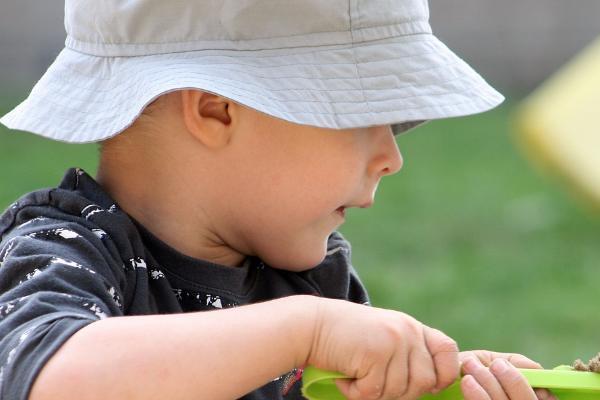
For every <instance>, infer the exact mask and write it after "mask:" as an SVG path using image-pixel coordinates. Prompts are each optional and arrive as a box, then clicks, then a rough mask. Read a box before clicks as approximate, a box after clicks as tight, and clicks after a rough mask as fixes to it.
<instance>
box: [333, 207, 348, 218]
mask: <svg viewBox="0 0 600 400" xmlns="http://www.w3.org/2000/svg"><path fill="white" fill-rule="evenodd" d="M335 212H336V213H338V214H339V215H341V216H342V218H344V217H345V216H346V207H344V206H342V207H339V208H338V209H336V210H335Z"/></svg>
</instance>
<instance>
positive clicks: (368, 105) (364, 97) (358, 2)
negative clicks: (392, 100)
mask: <svg viewBox="0 0 600 400" xmlns="http://www.w3.org/2000/svg"><path fill="white" fill-rule="evenodd" d="M353 1H354V0H349V1H348V13H349V18H350V37H351V39H352V43H351V45H352V59H353V60H354V69H355V70H356V76H357V77H358V84H359V85H360V89H361V95H362V97H363V99H364V101H365V103H366V105H367V110H368V111H369V113H370V114H372V110H371V104H369V100H367V96H366V95H365V88H364V86H363V82H362V77H361V76H360V70H359V68H358V60H357V57H356V52H355V49H354V31H353V30H352V3H353ZM354 4H355V5H356V14H357V15H360V8H359V7H360V1H356V2H355V3H354Z"/></svg>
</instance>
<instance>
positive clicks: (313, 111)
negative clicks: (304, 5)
mask: <svg viewBox="0 0 600 400" xmlns="http://www.w3.org/2000/svg"><path fill="white" fill-rule="evenodd" d="M183 88H196V89H201V90H205V91H208V92H212V93H216V94H219V95H221V96H224V97H227V98H230V99H232V100H234V101H236V102H239V103H241V104H244V105H245V106H248V107H251V108H253V109H256V110H258V111H261V112H263V113H266V114H269V115H271V116H273V117H277V118H281V119H284V120H287V121H290V122H293V123H297V124H303V125H311V126H318V127H324V128H333V129H344V128H357V127H367V126H375V125H386V124H389V125H392V127H393V128H394V129H395V130H396V131H398V130H406V129H409V128H411V127H413V126H415V125H417V124H419V123H420V122H422V121H426V120H433V119H440V118H447V117H457V116H463V115H469V114H475V113H479V112H483V111H486V110H489V109H491V108H493V107H495V106H497V105H498V104H500V103H501V102H502V101H503V100H504V98H503V96H502V95H501V94H499V93H498V92H497V91H496V90H494V89H493V88H492V87H491V86H490V85H488V84H487V83H486V82H485V80H484V79H483V78H481V76H479V74H477V73H476V72H475V71H474V70H473V69H472V68H471V67H470V66H469V65H467V64H466V63H465V62H464V61H463V60H461V59H460V58H459V57H458V56H456V55H455V54H454V53H453V52H452V51H450V50H449V49H448V48H447V47H446V46H445V45H444V44H443V43H442V42H441V41H439V40H438V39H437V38H436V37H435V36H433V35H431V34H420V35H411V36H404V37H396V38H389V39H384V40H374V41H370V42H364V43H360V44H356V43H355V44H353V45H352V46H350V45H335V46H320V47H302V48H285V49H275V50H244V51H241V50H199V51H190V52H179V53H168V54H157V55H151V56H137V57H99V56H92V55H87V54H83V53H79V52H76V51H74V50H71V49H69V48H65V49H63V50H62V52H61V53H60V54H59V55H58V57H57V59H56V60H55V61H54V63H53V64H52V65H51V66H50V68H48V70H47V71H46V73H45V74H44V76H42V78H41V79H40V80H39V81H38V83H37V84H36V85H35V86H34V88H33V89H32V91H31V93H30V95H29V97H28V98H27V99H26V100H25V101H23V102H22V103H21V104H20V105H18V106H17V107H16V108H15V109H14V110H12V111H11V112H9V113H8V114H6V115H5V116H4V117H2V118H1V119H0V122H1V123H2V124H4V125H6V126H7V127H9V128H11V129H19V130H24V131H29V132H33V133H36V134H39V135H41V136H45V137H48V138H52V139H55V140H60V141H66V142H72V143H85V142H95V141H101V140H103V139H106V138H109V137H111V136H114V135H116V134H118V133H120V132H122V131H123V130H124V129H126V128H127V127H128V126H130V125H131V124H132V123H133V122H134V121H135V120H136V118H137V117H138V116H139V115H140V113H141V112H142V111H143V109H144V107H145V106H146V105H147V104H149V103H150V102H152V101H153V100H154V99H155V98H157V97H158V96H160V95H161V94H163V93H166V92H169V91H173V90H177V89H183Z"/></svg>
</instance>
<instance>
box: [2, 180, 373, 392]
mask: <svg viewBox="0 0 600 400" xmlns="http://www.w3.org/2000/svg"><path fill="white" fill-rule="evenodd" d="M0 238H1V242H0V399H10V400H25V399H27V397H28V394H29V391H30V389H31V386H32V384H33V381H34V380H35V377H36V376H37V374H38V373H39V371H40V370H41V368H42V367H43V365H44V363H45V362H46V361H47V360H48V359H49V358H50V357H51V356H52V355H53V354H54V353H55V352H56V351H57V350H58V348H59V347H60V346H61V345H62V344H63V343H64V342H65V341H67V340H68V339H69V337H70V336H71V335H73V334H74V333H75V332H77V331H78V330H79V329H81V328H83V327H84V326H86V325H87V324H90V323H91V322H93V321H96V320H99V319H103V318H109V317H112V316H121V315H143V314H160V313H181V312H190V311H203V310H214V309H218V308H227V307H235V306H238V305H243V304H249V303H254V302H259V301H264V300H268V299H276V298H280V297H284V296H290V295H294V294H313V295H319V296H325V297H330V298H337V299H347V300H350V301H353V302H358V303H364V304H368V301H369V300H368V297H367V294H366V291H365V289H364V287H363V285H362V284H361V282H360V280H359V279H358V277H357V275H356V273H355V271H354V269H353V267H352V266H351V264H350V246H349V244H348V242H347V241H346V240H344V238H343V237H342V236H341V235H340V234H339V233H337V232H335V233H333V234H332V235H331V236H330V237H329V241H328V252H327V256H326V258H325V260H324V261H323V262H322V263H321V264H320V265H318V266H316V267H315V268H312V269H310V270H307V271H303V272H290V271H285V270H280V269H274V268H271V267H269V266H268V265H265V264H264V263H263V262H262V261H261V260H260V259H258V258H256V257H248V258H247V259H246V261H245V263H244V264H243V265H242V266H241V267H239V268H231V267H226V266H222V265H217V264H213V263H210V262H207V261H204V260H199V259H195V258H191V257H188V256H185V255H183V254H181V253H179V252H177V251H176V250H175V249H173V248H171V247H169V246H168V245H167V244H165V243H163V242H161V241H160V240H159V239H157V238H156V237H155V236H154V235H152V233H150V232H149V231H148V230H146V229H145V228H144V227H143V226H141V225H140V224H139V223H137V222H136V221H134V220H133V219H132V218H131V217H129V216H128V215H127V214H125V213H124V212H123V211H122V210H120V208H119V206H118V205H117V204H116V203H115V202H114V201H113V200H112V199H111V198H110V196H109V195H108V194H107V193H106V192H104V191H103V189H102V188H101V187H100V186H99V185H98V183H96V182H95V181H94V179H93V178H91V177H90V176H89V175H87V174H86V173H85V172H83V171H82V170H80V169H70V170H68V171H67V173H66V174H65V177H64V178H63V181H62V182H61V184H60V185H59V186H58V187H57V188H52V189H44V190H39V191H35V192H32V193H29V194H27V195H25V196H23V197H22V198H21V199H19V200H18V201H17V202H16V203H14V204H13V205H11V206H10V207H9V208H8V209H7V210H6V211H5V212H4V214H2V216H1V217H0ZM215 334H218V327H215ZM161 351H165V350H161ZM300 376H301V371H296V370H294V371H290V373H289V374H287V375H284V376H282V377H280V378H278V379H275V380H274V381H272V382H265V385H264V386H262V387H261V388H259V389H257V390H255V391H253V392H252V393H249V394H247V395H246V396H244V397H243V399H245V400H258V399H265V400H266V399H268V400H274V399H301V398H302V396H301V395H300V390H299V389H300V384H299V383H298V382H297V381H298V380H299V379H300Z"/></svg>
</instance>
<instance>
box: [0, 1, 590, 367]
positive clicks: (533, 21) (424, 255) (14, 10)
mask: <svg viewBox="0 0 600 400" xmlns="http://www.w3.org/2000/svg"><path fill="white" fill-rule="evenodd" d="M430 9H431V22H432V26H433V29H434V33H435V34H436V35H437V36H438V37H439V38H441V39H442V40H443V41H444V42H445V43H446V44H447V45H448V46H449V47H450V48H451V49H453V50H454V51H455V52H456V53H457V54H459V55H460V56H461V57H463V58H464V59H465V60H466V61H467V62H469V63H470V64H471V65H472V66H473V67H474V68H475V69H476V70H478V71H479V72H480V73H481V74H482V75H483V76H484V77H485V78H486V79H487V80H488V81H489V82H490V83H491V84H492V85H493V86H495V87H497V88H498V89H499V90H500V91H501V92H503V93H504V94H505V95H506V97H507V101H506V102H505V103H504V105H502V106H501V107H499V108H498V109H496V110H494V111H492V112H488V113H485V114H482V115H477V116H473V117H466V118H457V119H450V120H445V121H436V122H431V123H428V124H426V125H424V126H423V127H420V128H418V129H417V130H415V131H413V132H412V133H409V134H407V135H404V136H401V137H399V138H398V143H399V145H400V148H401V151H402V153H403V156H404V158H405V164H404V168H403V170H402V171H401V172H400V173H399V174H397V175H395V176H393V177H388V178H386V179H384V180H383V182H382V185H381V186H380V189H379V193H378V197H377V200H376V204H375V206H374V207H373V208H371V209H369V210H350V211H349V213H348V218H347V223H346V224H345V225H344V226H343V227H342V229H341V230H342V232H343V233H344V234H345V235H346V236H347V238H348V239H349V240H350V241H351V243H352V244H353V260H354V264H355V266H356V268H357V269H358V271H359V273H360V274H361V276H362V278H363V281H364V282H365V284H366V285H367V287H368V288H369V290H370V293H371V297H372V301H373V304H374V305H376V306H381V307H389V308H394V309H398V310H402V311H404V312H407V313H409V314H412V315H413V316H415V317H416V318H418V319H420V320H422V321H423V322H424V323H427V324H429V325H432V326H435V327H437V328H439V329H441V330H443V331H445V332H446V333H448V334H449V335H451V336H452V337H454V338H455V339H456V340H457V341H458V343H459V345H460V346H461V347H462V348H464V349H472V348H486V349H493V350H497V351H507V352H520V353H524V354H526V355H528V356H530V357H531V358H533V359H535V360H538V361H540V362H542V363H544V364H545V366H546V367H552V366H555V365H558V364H564V363H571V362H572V361H573V360H574V359H575V358H583V359H584V361H587V359H589V358H591V357H592V356H593V355H594V354H596V353H597V352H598V351H600V313H599V312H598V311H597V309H596V307H597V303H596V296H597V293H598V289H597V288H598V285H599V284H600V268H599V267H600V240H599V238H600V217H599V216H598V213H597V212H594V211H593V207H591V206H590V205H589V204H588V203H586V202H584V201H581V200H580V199H579V198H578V197H577V196H575V195H574V194H572V193H571V192H569V190H568V187H567V186H566V185H564V183H563V182H560V181H558V180H556V179H554V178H552V176H550V175H548V174H545V173H543V172H541V171H539V170H537V169H536V168H534V167H532V165H531V164H530V163H529V162H528V161H527V160H526V159H525V157H524V156H523V155H522V153H521V152H520V150H519V148H518V147H517V146H516V145H515V143H514V135H513V133H512V130H513V125H512V118H513V115H514V110H515V108H516V106H517V104H518V103H519V101H520V100H521V99H522V98H523V97H524V96H526V95H527V94H528V93H529V92H531V90H532V89H534V88H535V87H536V86H537V85H539V84H540V83H541V82H542V81H543V80H544V79H546V78H547V77H548V76H549V75H550V74H552V73H553V72H554V71H556V70H557V69H558V68H559V67H560V66H561V65H562V64H564V63H565V62H566V61H567V60H569V59H570V58H571V57H573V56H574V55H575V54H576V53H577V52H579V51H580V50H581V49H582V48H583V47H584V46H585V45H587V44H588V43H590V42H591V41H592V40H593V39H594V38H596V37H598V36H599V35H600V22H598V21H600V2H598V1H597V0H577V1H575V2H565V1H563V0H503V1H494V0H452V1H448V0H430ZM62 18H63V2H62V1H56V0H49V1H43V2H42V1H33V0H3V1H2V4H1V5H0V54H1V56H0V113H2V114H4V113H5V112H7V111H8V110H10V109H11V108H12V107H14V106H16V105H17V104H18V103H19V102H20V101H22V100H23V99H24V98H25V97H26V96H27V94H28V92H29V90H30V89H31V87H32V86H33V85H34V84H35V82H36V80H37V79H39V77H40V76H41V75H42V74H43V72H44V71H45V69H46V68H47V67H48V65H49V64H50V63H51V62H52V61H53V59H54V58H55V57H56V55H57V54H58V52H59V51H60V49H61V48H62V46H63V42H64V37H65V33H64V29H63V25H62V24H63V21H62ZM599 150H600V149H599ZM96 153H97V149H96V147H95V145H67V144H63V143H53V142H51V141H48V140H45V139H40V138H37V137H34V136H33V135H30V134H27V133H22V132H19V133H17V134H15V133H14V132H9V131H8V130H7V129H6V128H4V127H0V208H2V209H4V208H5V207H6V206H8V205H9V204H10V203H11V202H12V201H14V200H15V199H16V198H17V197H18V196H20V195H21V194H24V193H25V192H28V191H31V190H34V189H36V188H40V187H47V186H53V185H55V184H57V183H58V181H59V180H60V178H61V177H62V174H63V172H64V170H65V169H66V168H68V167H70V166H80V167H82V168H84V169H86V170H87V171H88V172H90V173H92V174H94V173H95V170H96Z"/></svg>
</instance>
